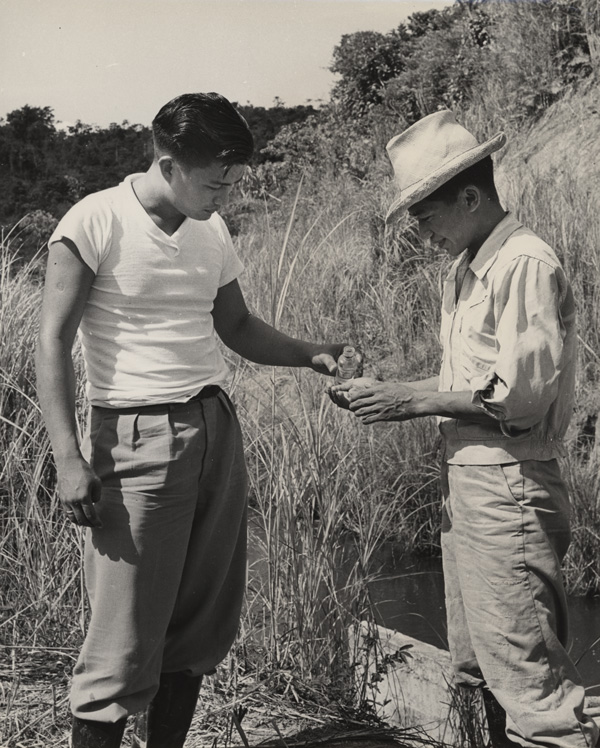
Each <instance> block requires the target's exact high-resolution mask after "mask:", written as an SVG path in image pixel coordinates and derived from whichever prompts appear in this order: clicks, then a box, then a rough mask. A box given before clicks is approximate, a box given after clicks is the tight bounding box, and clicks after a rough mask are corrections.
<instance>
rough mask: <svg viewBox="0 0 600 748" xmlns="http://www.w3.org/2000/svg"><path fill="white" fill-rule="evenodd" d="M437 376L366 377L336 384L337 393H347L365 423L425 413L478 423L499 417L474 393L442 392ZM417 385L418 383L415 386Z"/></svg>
mask: <svg viewBox="0 0 600 748" xmlns="http://www.w3.org/2000/svg"><path fill="white" fill-rule="evenodd" d="M437 383H438V380H437V377H433V378H432V379H428V380H422V381H420V382H408V383H406V382H393V381H392V382H378V381H376V380H374V379H369V378H363V379H357V380H354V381H350V382H348V383H346V384H342V385H338V386H335V387H333V388H332V389H333V390H334V393H335V394H338V393H340V392H343V393H345V395H346V397H347V398H348V400H349V407H350V410H351V411H352V412H353V413H355V415H357V416H358V417H359V418H360V419H361V420H362V421H363V423H375V422H376V421H409V420H412V419H413V418H422V417H423V416H445V417H446V418H462V419H466V420H469V421H475V422H477V423H491V422H494V421H495V419H494V418H493V417H492V416H490V415H488V414H487V413H486V412H485V411H484V410H483V408H481V407H480V406H478V405H474V404H473V402H472V399H473V395H472V393H471V392H467V391H465V392H438V391H437V390H434V389H429V387H432V386H434V385H435V386H437ZM415 385H416V386H415Z"/></svg>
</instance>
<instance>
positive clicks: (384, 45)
mask: <svg viewBox="0 0 600 748" xmlns="http://www.w3.org/2000/svg"><path fill="white" fill-rule="evenodd" d="M409 38H410V35H409V34H408V32H407V30H406V28H405V27H404V26H402V25H401V26H399V27H398V29H396V30H395V31H392V32H391V33H389V34H381V33H379V32H377V31H358V32H356V33H354V34H344V36H342V40H341V42H340V44H339V45H338V46H337V47H335V48H334V50H333V62H332V64H331V66H330V68H329V69H330V70H331V72H332V73H335V74H337V75H339V76H341V77H340V80H339V81H338V82H337V83H336V84H335V86H334V87H333V90H332V92H331V98H332V100H333V101H334V102H336V103H338V104H340V105H341V107H342V108H343V109H344V110H345V111H346V112H347V113H348V114H351V115H355V116H361V115H363V114H365V113H366V112H367V111H368V110H369V109H370V108H372V107H373V106H376V105H377V104H379V103H381V101H382V91H383V87H384V85H385V83H386V82H387V81H389V80H391V79H392V78H396V77H397V76H398V75H399V74H400V73H401V72H402V71H403V70H404V68H405V65H406V58H407V52H408V44H407V42H408V40H409Z"/></svg>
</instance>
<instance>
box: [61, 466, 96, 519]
mask: <svg viewBox="0 0 600 748" xmlns="http://www.w3.org/2000/svg"><path fill="white" fill-rule="evenodd" d="M101 487H102V484H101V483H100V478H98V476H97V475H96V473H95V472H94V471H93V470H92V468H91V467H90V466H89V464H88V463H87V462H86V461H85V460H84V459H83V458H82V457H74V458H70V459H68V460H67V461H65V462H63V463H62V464H61V465H60V466H59V468H58V497H59V499H60V502H61V504H62V508H63V510H64V512H65V514H66V515H67V517H68V518H69V519H70V520H71V522H73V523H74V524H76V525H80V526H81V527H102V522H100V519H99V518H98V514H97V513H96V509H95V507H94V504H95V503H96V502H98V501H100V489H101Z"/></svg>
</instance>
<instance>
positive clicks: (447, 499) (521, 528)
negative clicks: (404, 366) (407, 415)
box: [442, 460, 598, 748]
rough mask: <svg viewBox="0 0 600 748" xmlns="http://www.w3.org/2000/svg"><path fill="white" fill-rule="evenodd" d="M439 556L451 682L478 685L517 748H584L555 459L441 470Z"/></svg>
mask: <svg viewBox="0 0 600 748" xmlns="http://www.w3.org/2000/svg"><path fill="white" fill-rule="evenodd" d="M442 491H443V497H444V505H443V515H442V557H443V566H444V579H445V589H446V608H447V615H448V640H449V646H450V653H451V657H452V662H453V666H454V671H455V678H456V683H457V684H458V685H462V686H471V687H477V686H483V685H485V686H486V687H487V688H489V689H490V691H491V692H492V693H493V695H494V696H495V697H496V699H497V700H498V702H499V703H500V704H501V706H502V707H503V708H504V709H505V711H506V713H507V730H506V732H507V736H508V737H509V738H510V739H511V740H513V741H514V742H515V743H517V744H518V745H523V746H527V747H530V748H533V747H534V746H554V747H558V746H560V747H561V748H568V747H572V748H575V746H577V748H591V747H592V746H595V745H596V741H597V740H598V726H597V725H596V724H595V723H594V721H593V720H592V719H591V718H590V717H589V716H587V715H586V714H585V712H584V688H583V686H582V683H581V678H580V676H579V673H578V672H577V669H576V668H575V666H574V664H573V663H572V661H571V659H570V658H569V655H568V653H567V651H566V649H565V647H566V644H567V603H566V596H565V591H564V586H563V580H562V574H561V561H562V559H563V558H564V555H565V553H566V551H567V548H568V545H569V542H570V530H569V499H568V494H567V491H566V487H565V485H564V483H563V481H562V478H561V475H560V470H559V467H558V464H557V462H556V460H551V461H549V462H540V461H535V460H530V461H524V462H520V463H519V462H517V463H510V464H506V465H454V464H447V463H444V465H443V467H442Z"/></svg>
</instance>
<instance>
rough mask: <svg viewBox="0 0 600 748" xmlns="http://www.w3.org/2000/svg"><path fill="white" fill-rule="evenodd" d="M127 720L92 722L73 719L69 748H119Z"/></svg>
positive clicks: (77, 718)
mask: <svg viewBox="0 0 600 748" xmlns="http://www.w3.org/2000/svg"><path fill="white" fill-rule="evenodd" d="M126 722H127V718H124V719H120V720H119V721H118V722H114V723H109V722H93V721H92V720H89V719H79V717H73V729H72V732H71V748H119V746H120V745H121V738H122V737H123V731H124V730H125V723H126Z"/></svg>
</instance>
